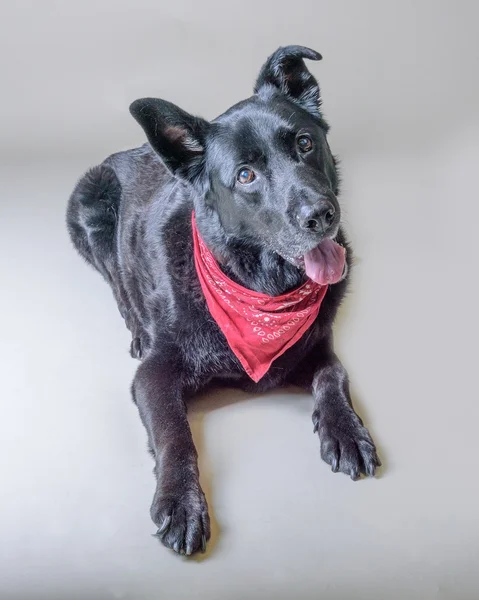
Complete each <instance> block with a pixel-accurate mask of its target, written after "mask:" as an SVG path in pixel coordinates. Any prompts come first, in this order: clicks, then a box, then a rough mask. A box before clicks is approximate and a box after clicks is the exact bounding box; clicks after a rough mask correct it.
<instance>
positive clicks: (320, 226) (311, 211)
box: [298, 200, 336, 233]
mask: <svg viewBox="0 0 479 600" xmlns="http://www.w3.org/2000/svg"><path fill="white" fill-rule="evenodd" d="M335 215H336V209H335V208H334V206H333V204H332V203H331V202H330V201H329V200H322V201H321V202H318V203H317V204H314V205H312V206H311V205H309V206H307V205H305V206H303V207H302V208H301V209H300V213H299V215H298V221H299V224H300V227H301V229H306V230H307V231H311V232H314V233H319V232H320V231H326V230H327V229H328V227H330V226H331V225H332V223H333V221H334V217H335Z"/></svg>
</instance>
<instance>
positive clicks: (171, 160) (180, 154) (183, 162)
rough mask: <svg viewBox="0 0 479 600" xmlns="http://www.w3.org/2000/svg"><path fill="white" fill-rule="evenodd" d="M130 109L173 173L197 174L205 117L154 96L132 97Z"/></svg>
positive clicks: (205, 126)
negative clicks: (196, 115) (135, 98)
mask: <svg viewBox="0 0 479 600" xmlns="http://www.w3.org/2000/svg"><path fill="white" fill-rule="evenodd" d="M130 113H131V114H132V115H133V117H134V118H135V119H136V120H137V121H138V123H139V124H140V125H141V126H142V127H143V130H144V132H145V133H146V137H147V138H148V141H149V142H150V144H151V146H152V148H153V149H154V150H155V151H156V152H157V154H158V155H159V156H160V158H161V159H162V160H163V162H164V163H165V165H166V166H167V167H168V168H169V169H170V171H171V172H172V173H173V174H174V175H178V176H179V177H183V178H184V179H189V180H190V181H193V180H194V179H195V178H197V177H198V175H199V174H200V172H201V168H202V166H203V158H204V148H205V146H204V144H205V137H206V133H207V131H208V128H209V126H210V125H209V123H208V121H205V120H204V119H201V118H199V117H194V116H193V115H190V114H189V113H187V112H185V111H184V110H182V109H181V108H179V107H178V106H176V105H175V104H172V103H171V102H167V101H166V100H158V99H157V98H142V99H141V100H135V102H133V103H132V104H131V105H130Z"/></svg>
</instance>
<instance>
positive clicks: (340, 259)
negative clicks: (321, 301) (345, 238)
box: [291, 238, 347, 285]
mask: <svg viewBox="0 0 479 600" xmlns="http://www.w3.org/2000/svg"><path fill="white" fill-rule="evenodd" d="M291 262H293V264H295V265H296V266H297V267H299V268H303V269H304V270H305V272H306V275H307V276H308V277H309V278H310V279H312V280H313V281H315V282H316V283H318V284H320V285H331V284H333V283H338V281H341V279H343V278H344V277H345V274H346V272H347V267H346V249H345V248H343V246H341V245H340V244H338V242H336V241H334V240H332V239H329V238H326V239H324V240H323V241H322V242H321V243H320V244H318V246H316V247H315V248H313V249H312V250H309V252H306V254H304V255H303V256H298V257H295V258H294V259H293V260H291Z"/></svg>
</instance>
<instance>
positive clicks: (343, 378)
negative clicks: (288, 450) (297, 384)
mask: <svg viewBox="0 0 479 600" xmlns="http://www.w3.org/2000/svg"><path fill="white" fill-rule="evenodd" d="M313 395H314V399H315V406H314V412H313V423H314V431H315V432H316V431H317V432H318V433H319V439H320V442H321V456H322V458H323V460H324V461H326V462H327V463H328V464H329V465H331V468H332V470H333V471H334V472H337V471H341V472H342V473H346V474H347V475H350V477H351V479H358V478H359V476H360V474H361V473H364V474H365V475H370V476H374V474H375V472H376V468H377V467H379V466H381V462H380V460H379V458H378V455H377V452H376V447H375V445H374V442H373V440H372V438H371V436H370V434H369V431H368V430H367V429H366V427H364V425H363V422H362V421H361V419H360V418H359V417H358V415H357V414H356V412H355V411H354V409H353V406H352V402H351V397H350V394H349V381H348V374H347V372H346V369H345V368H344V367H343V365H342V364H341V362H340V361H339V359H338V357H337V356H336V355H335V354H334V353H333V352H332V351H331V352H328V353H327V354H326V356H323V359H322V360H321V364H320V365H319V366H317V367H316V371H315V373H314V377H313Z"/></svg>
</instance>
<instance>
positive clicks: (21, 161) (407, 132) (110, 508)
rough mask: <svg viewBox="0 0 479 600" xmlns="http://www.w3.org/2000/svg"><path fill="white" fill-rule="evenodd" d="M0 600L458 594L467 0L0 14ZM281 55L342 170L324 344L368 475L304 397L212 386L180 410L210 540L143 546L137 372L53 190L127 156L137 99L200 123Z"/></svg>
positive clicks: (38, 7) (468, 387)
mask: <svg viewBox="0 0 479 600" xmlns="http://www.w3.org/2000/svg"><path fill="white" fill-rule="evenodd" d="M1 9H2V19H1V22H0V62H1V74H0V81H1V87H2V91H1V111H0V119H1V123H0V130H1V138H0V155H1V172H0V203H1V215H0V216H1V224H0V227H1V231H0V262H1V264H0V267H1V280H0V281H1V283H0V286H1V291H0V315H1V321H2V341H3V343H2V345H1V347H0V368H1V371H2V373H1V375H2V394H1V411H2V412H1V419H0V446H1V448H0V463H1V466H0V469H1V480H2V483H1V485H2V493H1V496H0V503H1V511H0V565H1V567H0V571H1V575H0V597H1V598H2V600H3V599H4V598H5V599H10V598H23V599H25V598H49V599H53V598H66V597H68V598H77V597H78V598H132V599H141V598H164V599H165V600H170V599H176V598H212V599H213V598H215V599H216V598H218V599H224V598H238V599H242V598H253V599H254V598H284V599H290V598H318V597H320V598H324V599H338V600H340V599H341V600H343V599H345V598H361V599H362V598H364V599H365V600H366V599H368V600H371V599H373V598H374V599H375V598H377V599H385V598H388V599H389V598H392V599H395V598H398V599H399V598H418V599H421V600H426V599H429V598H447V599H453V598H454V599H462V598H471V599H472V598H475V599H477V597H479V573H478V568H477V565H478V558H479V514H478V504H479V502H478V501H479V491H478V485H479V484H478V478H477V470H478V450H479V437H478V434H477V423H478V421H479V408H478V402H477V396H478V394H477V346H476V344H475V340H476V339H477V333H478V332H477V321H478V319H477V298H478V296H477V287H476V285H475V279H476V272H477V251H476V250H475V248H474V246H473V241H474V239H475V237H476V230H477V220H478V216H479V209H478V198H477V172H478V157H479V141H478V140H479V137H478V134H479V114H478V106H479V84H478V77H477V73H478V55H479V52H478V51H479V44H478V39H477V38H478V36H477V24H478V18H479V8H478V4H477V2H474V1H452V0H451V1H449V2H447V1H439V0H436V1H427V0H422V1H417V0H416V1H408V0H403V1H395V2H384V1H381V0H377V1H362V2H358V1H356V0H355V1H347V2H333V1H330V2H326V1H322V0H302V1H301V2H285V1H284V0H281V1H279V0H277V1H276V2H262V1H259V0H258V1H256V2H249V1H243V2H241V3H230V2H220V1H218V0H217V1H216V2H214V1H213V0H208V1H203V2H184V1H178V0H176V1H175V2H173V1H172V2H169V3H165V2H161V1H158V0H156V1H154V2H147V1H145V0H140V1H136V2H133V1H130V2H123V1H116V2H115V1H113V0H111V1H109V2H107V1H104V0H95V1H93V0H82V1H81V2H80V1H75V2H72V1H65V0H63V1H62V2H60V1H58V2H53V1H51V0H43V1H41V2H39V1H36V2H33V1H31V2H26V1H23V2H15V3H14V2H13V1H12V2H2V5H1ZM290 43H293V44H304V45H309V46H311V47H313V48H314V49H317V50H319V51H320V52H321V53H322V54H323V56H324V60H323V61H322V62H321V63H318V64H316V63H314V64H311V65H310V67H311V69H312V70H313V72H314V73H315V74H316V76H317V77H318V78H319V80H320V83H321V86H322V91H323V98H324V108H325V112H326V114H327V117H328V118H329V120H330V122H331V124H332V131H331V136H330V138H331V144H332V146H333V150H334V151H335V152H337V153H339V154H340V155H341V157H342V159H343V175H344V186H343V194H342V205H343V210H344V214H345V217H344V220H345V224H346V226H347V228H348V230H349V232H350V236H351V239H352V241H353V244H354V247H355V249H356V253H357V257H358V260H357V268H356V271H355V275H354V281H353V285H352V289H351V293H350V295H349V297H348V299H347V301H346V303H345V304H344V307H343V309H342V311H341V314H340V318H339V319H338V322H337V327H336V344H337V350H338V352H339V353H340V355H341V357H342V358H343V360H344V363H345V365H346V366H347V368H348V370H349V372H350V376H351V379H352V382H353V392H354V397H355V401H356V405H357V407H358V410H359V412H360V413H361V415H362V416H363V417H364V419H365V421H366V422H367V424H368V425H369V427H370V428H371V430H372V433H373V435H374V436H375V438H376V440H377V442H378V445H379V447H380V451H381V456H382V458H383V461H384V468H383V469H382V471H381V474H380V477H378V478H377V479H375V480H363V481H361V482H358V483H352V482H351V481H350V480H348V479H347V478H346V477H344V476H340V475H333V474H331V473H330V472H329V469H328V467H327V466H326V465H325V464H324V463H322V462H321V460H320V456H319V443H318V441H317V439H316V438H315V436H313V435H312V433H311V430H312V426H311V421H310V414H311V405H312V402H311V399H310V398H309V397H307V396H305V395H298V394H297V393H295V392H294V391H290V390H283V391H278V392H277V393H274V394H270V395H267V396H264V397H258V398H254V397H251V396H244V395H241V394H235V393H231V392H227V393H226V392H219V393H217V394H215V395H213V396H212V397H208V398H203V399H201V400H200V401H199V402H198V404H197V406H196V408H195V409H194V411H193V412H192V414H191V422H192V428H193V433H194V437H195V440H196V443H197V446H198V449H199V453H200V462H201V471H202V478H203V485H204V487H205V489H206V491H207V495H208V501H209V504H210V508H211V513H212V517H213V524H214V531H213V540H212V543H211V544H210V548H209V551H208V553H207V555H206V556H205V557H202V558H201V559H193V560H189V561H187V560H185V559H183V558H181V557H178V556H175V555H173V554H172V553H171V552H169V551H167V550H165V549H163V548H162V547H161V546H160V545H159V544H158V543H157V541H156V540H155V539H154V538H152V537H150V535H149V534H150V533H152V532H153V531H154V528H153V525H152V523H151V522H150V520H149V515H148V509H149V504H150V501H151V497H152V494H153V489H154V482H153V477H152V475H151V469H152V466H153V465H152V462H151V460H150V458H149V456H148V455H147V452H146V448H145V446H146V437H145V433H144V431H143V429H142V426H141V424H140V421H139V418H138V416H137V412H136V409H135V407H134V406H133V405H132V403H131V402H130V397H129V384H130V382H131V379H132V377H133V374H134V370H135V367H136V363H135V362H134V361H132V360H131V359H130V358H129V356H128V353H127V348H128V344H129V336H128V332H127V331H126V330H125V329H124V326H123V324H122V322H121V319H120V317H119V316H118V313H117V309H116V307H115V305H114V302H113V299H112V297H111V294H110V292H109V290H108V288H107V286H106V285H105V284H104V283H103V282H102V281H101V279H100V277H99V276H98V275H97V274H96V273H94V272H93V270H91V269H89V268H88V267H87V266H86V265H84V264H83V263H82V262H81V260H80V259H79V258H78V257H77V256H76V255H75V254H74V252H73V250H72V249H71V247H70V244H69V241H68V239H67V236H66V233H65V228H64V210H65V205H66V201H67V198H68V195H69V193H70V191H71V189H72V187H73V185H74V183H75V181H76V179H77V178H78V177H79V176H80V175H81V173H82V172H83V171H84V170H85V169H86V168H87V167H89V166H90V165H93V164H95V163H96V162H98V161H100V160H102V159H103V158H104V157H105V156H106V155H107V154H109V153H111V152H114V151H117V150H120V149H122V148H127V147H130V146H133V145H139V144H141V143H142V142H143V135H142V132H141V131H140V130H139V128H138V126H137V125H136V124H135V122H134V121H133V119H132V118H131V117H130V116H129V114H128V105H129V103H130V102H131V101H132V100H134V99H135V98H137V97H141V96H148V95H154V96H160V97H164V98H167V99H169V100H171V101H173V102H176V103H178V104H180V105H181V106H182V107H183V108H185V109H187V110H190V111H192V112H196V113H198V114H201V115H203V116H205V117H209V118H212V117H214V116H216V115H217V114H218V113H220V112H221V111H223V110H225V109H226V108H227V107H228V106H229V105H231V104H232V103H234V102H236V101H238V100H240V99H242V98H244V97H246V96H248V95H249V94H250V93H251V89H252V83H253V79H254V77H255V76H256V74H257V72H258V69H259V67H260V66H261V64H262V62H263V61H264V59H265V58H266V56H267V55H268V54H269V53H271V52H272V51H273V50H274V49H275V48H276V47H277V46H279V45H285V44H290Z"/></svg>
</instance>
